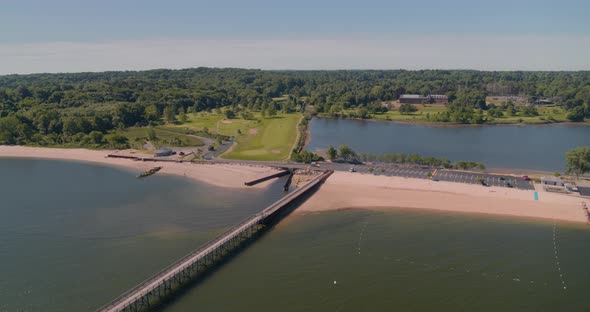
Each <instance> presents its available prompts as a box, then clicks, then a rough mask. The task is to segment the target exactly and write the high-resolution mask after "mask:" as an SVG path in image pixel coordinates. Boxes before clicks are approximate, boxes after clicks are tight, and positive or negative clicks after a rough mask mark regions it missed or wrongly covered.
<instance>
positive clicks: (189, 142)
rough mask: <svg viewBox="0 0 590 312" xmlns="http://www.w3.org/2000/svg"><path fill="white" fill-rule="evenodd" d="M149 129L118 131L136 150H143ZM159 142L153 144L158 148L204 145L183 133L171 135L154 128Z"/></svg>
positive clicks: (136, 128)
mask: <svg viewBox="0 0 590 312" xmlns="http://www.w3.org/2000/svg"><path fill="white" fill-rule="evenodd" d="M147 129H148V128H147V127H130V128H127V129H125V130H119V131H117V133H118V134H121V135H124V136H126V137H127V138H129V143H130V144H132V145H133V147H135V148H141V146H143V144H144V142H145V139H146V137H147ZM154 131H155V132H156V137H157V138H158V140H157V141H155V142H153V143H154V144H155V145H157V146H202V145H204V143H203V142H202V141H201V140H199V139H198V138H195V137H191V136H187V135H184V134H181V133H171V132H168V131H163V130H160V129H156V128H154Z"/></svg>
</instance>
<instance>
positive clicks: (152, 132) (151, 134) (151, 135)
mask: <svg viewBox="0 0 590 312" xmlns="http://www.w3.org/2000/svg"><path fill="white" fill-rule="evenodd" d="M146 134H147V139H148V140H149V141H156V140H158V137H157V136H156V130H154V127H148V128H147V130H146Z"/></svg>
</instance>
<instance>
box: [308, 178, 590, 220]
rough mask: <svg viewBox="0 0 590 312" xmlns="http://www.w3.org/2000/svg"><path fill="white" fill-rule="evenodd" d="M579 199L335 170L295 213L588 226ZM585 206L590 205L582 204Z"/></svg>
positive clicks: (568, 196)
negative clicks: (407, 211) (417, 212)
mask: <svg viewBox="0 0 590 312" xmlns="http://www.w3.org/2000/svg"><path fill="white" fill-rule="evenodd" d="M582 201H584V199H583V198H580V197H575V196H571V195H562V194H556V193H547V192H539V200H538V201H535V200H534V191H525V190H518V189H510V188H503V187H483V186H480V185H473V184H462V183H453V182H443V181H440V182H434V181H431V180H425V179H409V178H401V177H386V176H374V175H368V174H359V173H349V172H335V173H334V174H332V176H331V177H330V178H328V180H327V181H326V182H325V183H324V184H323V185H322V186H321V187H320V189H319V190H318V191H317V192H316V193H315V194H314V195H313V196H312V197H311V198H309V199H308V200H307V201H306V202H305V203H304V204H303V205H302V206H301V207H300V208H299V209H298V210H297V211H299V212H310V211H326V210H338V209H345V208H351V207H355V208H368V209H380V210H387V209H397V208H396V207H404V208H416V209H434V210H445V211H457V212H473V213H484V214H496V215H507V216H519V217H531V218H543V219H555V220H562V221H569V222H583V223H586V222H587V218H586V215H585V213H584V211H583V210H582V208H581V202H582ZM585 201H586V202H587V203H588V204H589V205H590V201H589V200H585Z"/></svg>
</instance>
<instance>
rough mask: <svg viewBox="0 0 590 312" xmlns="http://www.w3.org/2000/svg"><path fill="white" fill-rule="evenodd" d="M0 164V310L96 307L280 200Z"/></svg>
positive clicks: (107, 171) (77, 168) (110, 172)
mask: <svg viewBox="0 0 590 312" xmlns="http://www.w3.org/2000/svg"><path fill="white" fill-rule="evenodd" d="M137 174H138V172H136V171H125V170H119V169H115V168H110V167H103V166H96V165H88V164H82V163H76V162H62V161H49V160H33V159H10V158H0V199H1V201H0V311H94V310H95V309H96V308H98V307H99V306H101V305H103V304H105V303H107V302H108V301H109V300H110V299H112V298H114V297H116V296H118V295H119V294H121V293H122V292H124V291H125V290H127V289H129V288H131V287H132V286H134V285H135V284H137V283H139V282H140V281H142V280H144V279H146V278H148V277H149V276H151V275H153V274H154V273H156V272H157V271H159V270H160V269H162V268H163V267H165V266H166V265H168V264H169V263H171V262H173V261H175V260H176V259H178V258H180V257H181V256H183V255H185V254H186V253H188V252H190V251H191V250H193V249H196V248H197V247H199V245H201V244H202V243H204V242H206V241H207V240H209V239H211V238H213V237H214V236H216V235H218V234H219V233H220V232H221V231H223V230H224V229H226V228H227V227H229V226H231V225H233V224H235V223H238V222H239V221H241V220H242V219H244V218H245V217H246V216H248V215H250V214H253V213H256V212H258V211H259V210H260V209H261V208H262V207H264V206H266V205H268V204H269V203H271V202H272V201H274V200H276V199H278V198H280V197H281V196H282V189H281V186H282V185H281V184H279V183H276V184H273V186H271V188H269V189H267V190H264V191H260V190H247V191H236V190H228V189H222V188H217V187H212V186H209V185H206V184H203V183H194V182H191V181H189V180H187V179H185V178H182V177H180V178H179V177H173V176H167V175H162V174H156V175H154V176H151V177H149V178H146V179H142V180H139V179H137V178H135V176H136V175H137Z"/></svg>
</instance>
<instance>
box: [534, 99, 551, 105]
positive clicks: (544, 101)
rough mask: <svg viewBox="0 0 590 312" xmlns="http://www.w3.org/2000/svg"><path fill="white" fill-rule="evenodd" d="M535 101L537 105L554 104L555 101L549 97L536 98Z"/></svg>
mask: <svg viewBox="0 0 590 312" xmlns="http://www.w3.org/2000/svg"><path fill="white" fill-rule="evenodd" d="M533 103H534V104H537V105H550V104H553V101H551V100H547V99H538V100H535V101H534V102H533Z"/></svg>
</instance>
